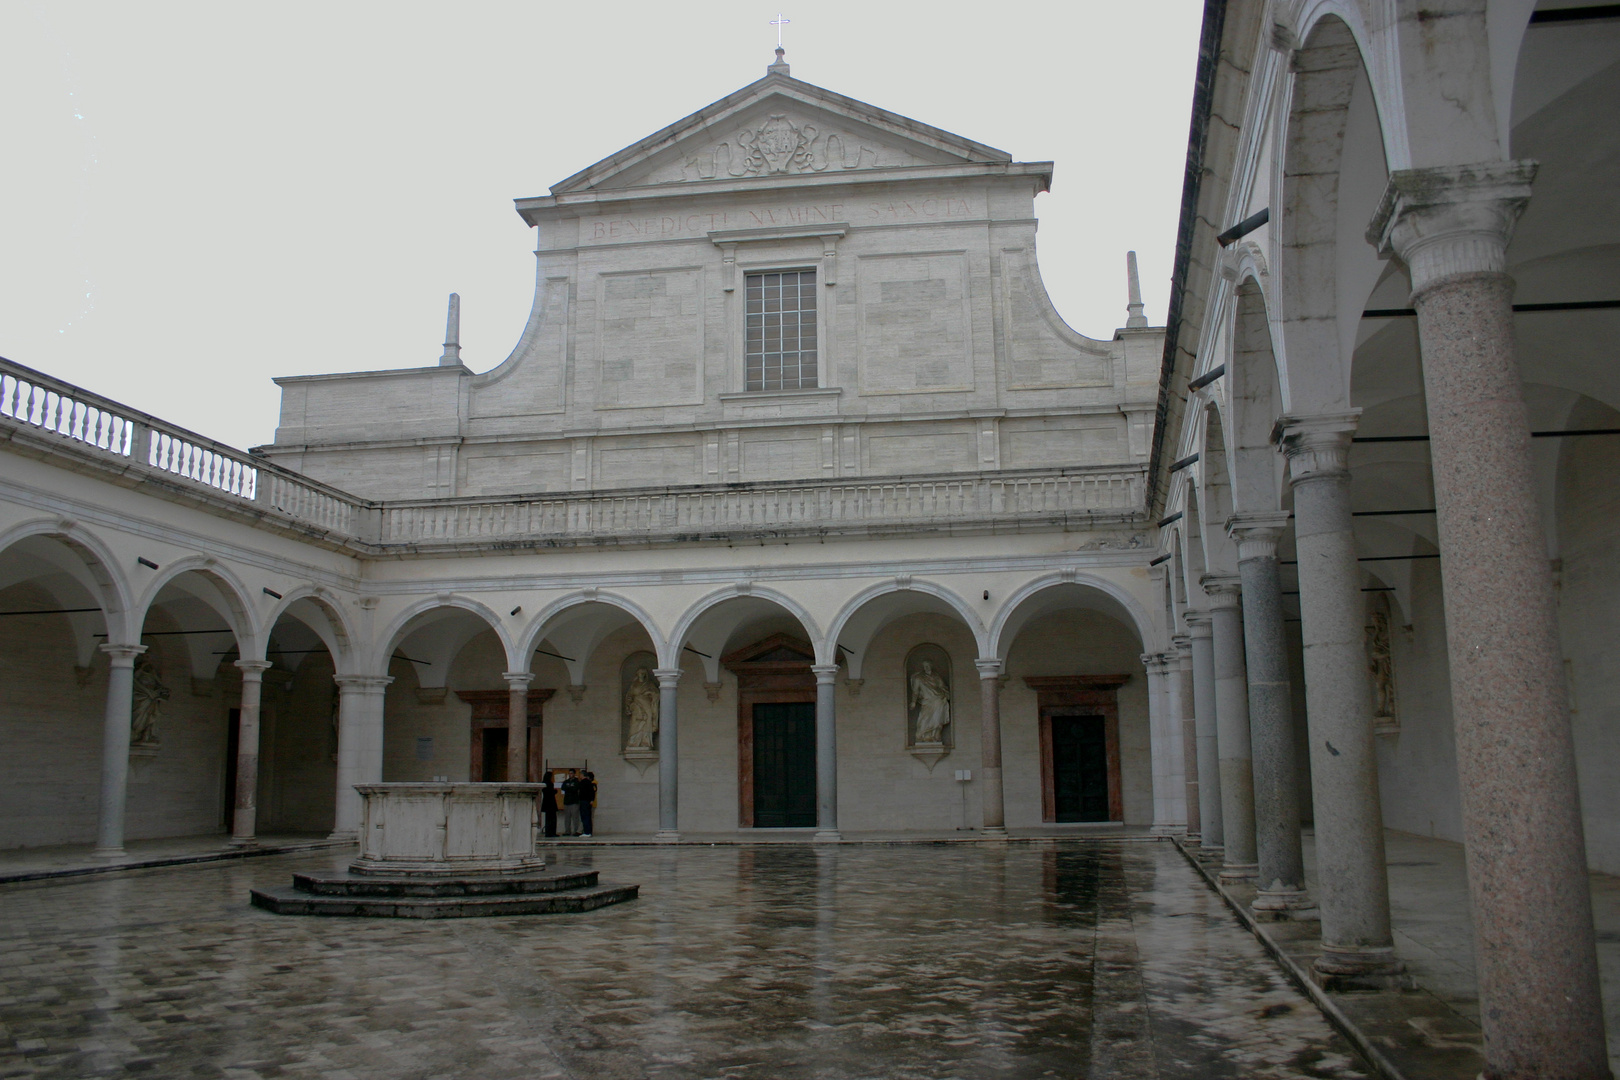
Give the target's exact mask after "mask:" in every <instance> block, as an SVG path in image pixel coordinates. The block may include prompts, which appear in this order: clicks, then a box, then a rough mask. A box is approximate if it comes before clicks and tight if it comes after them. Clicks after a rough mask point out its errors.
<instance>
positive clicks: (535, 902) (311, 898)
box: [252, 870, 641, 919]
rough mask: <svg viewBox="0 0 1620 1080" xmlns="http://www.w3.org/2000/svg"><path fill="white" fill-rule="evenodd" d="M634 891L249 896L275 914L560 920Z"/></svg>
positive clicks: (301, 885) (462, 880)
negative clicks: (555, 917) (538, 917)
mask: <svg viewBox="0 0 1620 1080" xmlns="http://www.w3.org/2000/svg"><path fill="white" fill-rule="evenodd" d="M640 889H641V886H639V885H611V884H610V885H603V884H601V883H600V882H599V881H598V880H597V872H596V871H595V870H580V871H572V872H563V873H550V874H500V873H493V874H468V875H465V876H463V877H459V878H453V879H451V878H442V877H437V878H423V877H417V876H414V875H398V876H388V877H384V876H380V875H377V874H355V873H347V874H334V875H331V876H321V875H316V874H294V875H293V883H292V885H291V886H283V887H280V888H268V889H254V890H253V892H252V901H253V905H254V906H255V907H260V908H263V909H265V910H266V911H272V912H275V913H276V914H277V915H349V916H369V917H372V918H391V919H465V918H476V917H479V916H485V915H559V914H564V913H569V912H580V911H593V910H595V909H596V908H600V907H606V906H607V905H609V904H619V903H623V902H624V901H626V900H634V899H635V898H636V896H637V895H638V893H639V892H640Z"/></svg>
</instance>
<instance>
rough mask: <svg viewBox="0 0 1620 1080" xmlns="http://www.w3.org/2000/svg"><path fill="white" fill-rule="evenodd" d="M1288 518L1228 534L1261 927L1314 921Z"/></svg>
mask: <svg viewBox="0 0 1620 1080" xmlns="http://www.w3.org/2000/svg"><path fill="white" fill-rule="evenodd" d="M1287 524H1288V514H1287V512H1286V511H1281V510H1279V511H1273V512H1269V513H1254V514H1240V515H1234V516H1233V518H1232V520H1231V521H1230V522H1229V523H1228V524H1227V532H1228V533H1230V534H1231V536H1232V539H1233V540H1234V541H1235V542H1236V543H1237V549H1238V574H1239V576H1240V577H1241V579H1242V581H1243V647H1244V658H1245V660H1246V661H1247V663H1246V664H1245V666H1246V668H1247V669H1248V677H1249V737H1250V746H1251V749H1252V750H1253V754H1254V829H1255V854H1256V857H1257V859H1258V861H1259V864H1260V869H1259V877H1258V879H1257V881H1258V884H1259V886H1260V888H1259V891H1258V894H1257V895H1256V896H1255V898H1254V903H1253V904H1252V905H1250V906H1251V908H1252V909H1253V911H1254V913H1255V915H1256V916H1258V917H1260V918H1265V919H1314V918H1316V917H1317V916H1318V914H1319V913H1318V912H1317V909H1316V901H1315V900H1313V899H1311V895H1310V893H1308V892H1307V891H1306V889H1305V861H1304V857H1303V853H1302V851H1301V848H1300V840H1299V775H1298V773H1297V772H1296V768H1297V766H1296V764H1295V754H1294V718H1293V693H1292V691H1293V688H1292V686H1291V680H1290V679H1289V676H1288V646H1287V644H1286V639H1285V638H1284V636H1283V608H1282V579H1281V577H1280V575H1279V574H1278V570H1277V538H1278V537H1280V536H1281V535H1282V531H1283V529H1284V528H1285V527H1286V526H1287Z"/></svg>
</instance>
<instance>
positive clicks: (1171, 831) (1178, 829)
mask: <svg viewBox="0 0 1620 1080" xmlns="http://www.w3.org/2000/svg"><path fill="white" fill-rule="evenodd" d="M1186 831H1187V826H1185V825H1155V826H1153V828H1151V829H1149V830H1148V835H1149V836H1180V835H1181V834H1182V833H1184V832H1186Z"/></svg>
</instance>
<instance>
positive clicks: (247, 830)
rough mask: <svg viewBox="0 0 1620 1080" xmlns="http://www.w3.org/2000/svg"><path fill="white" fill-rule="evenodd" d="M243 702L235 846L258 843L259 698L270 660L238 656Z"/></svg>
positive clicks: (238, 734) (238, 716)
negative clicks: (245, 658)
mask: <svg viewBox="0 0 1620 1080" xmlns="http://www.w3.org/2000/svg"><path fill="white" fill-rule="evenodd" d="M236 666H237V667H239V668H241V669H242V703H241V706H240V708H238V709H237V713H236V791H235V792H233V795H234V798H235V802H234V804H233V807H232V813H231V839H230V846H231V847H256V846H257V845H258V843H259V841H258V838H257V832H258V816H259V699H260V696H261V691H262V690H263V689H264V673H265V672H266V671H268V670H269V669H270V662H269V661H268V660H238V661H237V662H236Z"/></svg>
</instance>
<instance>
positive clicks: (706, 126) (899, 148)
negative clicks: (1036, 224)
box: [551, 72, 1012, 196]
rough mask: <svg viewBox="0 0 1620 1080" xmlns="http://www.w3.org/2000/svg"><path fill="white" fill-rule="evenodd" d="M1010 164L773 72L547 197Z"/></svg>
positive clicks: (966, 142)
mask: <svg viewBox="0 0 1620 1080" xmlns="http://www.w3.org/2000/svg"><path fill="white" fill-rule="evenodd" d="M1011 160H1012V157H1011V156H1010V155H1009V154H1007V153H1005V152H1004V151H1001V150H997V149H995V148H994V147H991V146H985V145H984V144H982V143H976V142H974V141H972V140H971V139H964V138H962V137H961V136H959V135H953V134H951V133H950V132H948V131H944V130H942V129H940V128H936V127H931V126H929V125H927V124H923V123H919V122H918V121H916V120H912V119H910V118H909V117H905V116H901V115H899V114H898V113H891V112H888V111H886V110H884V109H880V108H878V107H877V106H875V105H868V104H866V103H865V102H863V101H857V100H855V99H854V98H849V97H844V96H843V95H842V94H835V93H833V92H832V91H831V90H826V89H823V88H822V87H819V86H816V85H814V84H812V83H807V82H802V81H800V80H798V79H795V78H792V77H791V76H788V75H783V74H780V73H775V72H773V73H771V74H768V75H766V76H765V77H764V78H763V79H760V80H759V81H758V82H756V83H752V84H750V85H748V86H745V87H743V88H742V89H741V90H738V91H737V92H736V93H734V94H731V95H729V96H727V97H724V98H721V99H720V100H719V101H717V102H715V103H714V104H712V105H710V106H708V107H707V108H704V109H700V110H698V111H697V112H695V113H693V114H692V115H690V116H688V117H686V118H684V119H682V120H679V121H677V122H675V123H674V124H671V125H670V126H669V127H667V128H664V129H663V130H662V131H658V132H654V133H653V134H652V135H649V136H648V137H647V138H645V139H642V140H641V141H640V142H638V143H636V144H634V145H633V146H628V147H625V148H624V149H623V150H621V151H619V152H618V153H616V154H613V155H611V156H610V157H606V158H603V159H602V160H601V161H599V162H597V163H596V164H595V165H592V166H591V167H590V168H588V169H585V170H583V171H581V172H578V173H576V174H574V175H573V176H571V177H569V178H568V179H566V180H564V181H562V182H561V183H560V184H557V185H555V186H553V187H552V189H551V193H552V195H554V196H556V195H564V194H567V193H569V192H578V191H585V190H590V189H604V188H606V189H617V188H636V187H657V186H662V185H666V184H682V183H700V182H703V181H728V182H738V181H746V180H748V179H761V180H770V179H778V180H780V179H786V178H791V177H794V176H805V175H827V174H834V175H836V174H839V173H850V172H861V171H874V170H891V169H906V168H918V167H926V166H940V165H962V164H970V163H976V162H979V163H983V162H1010V161H1011Z"/></svg>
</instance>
